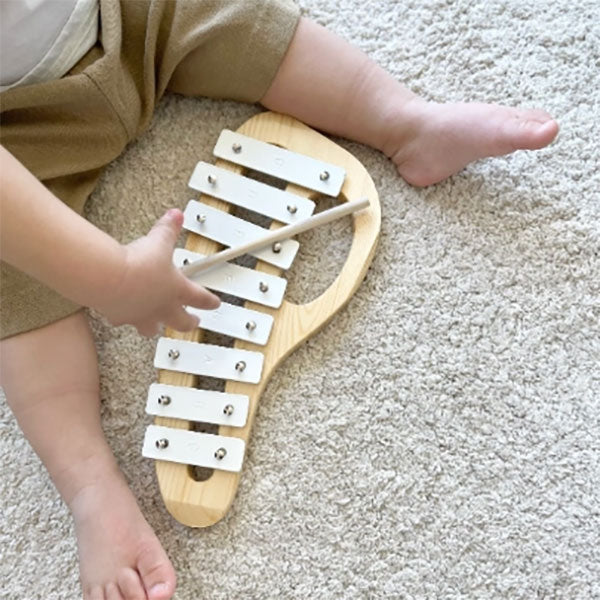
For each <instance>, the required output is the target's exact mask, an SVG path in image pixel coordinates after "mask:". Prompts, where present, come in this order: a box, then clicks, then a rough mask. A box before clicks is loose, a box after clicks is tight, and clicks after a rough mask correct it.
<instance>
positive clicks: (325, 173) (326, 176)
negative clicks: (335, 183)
mask: <svg viewBox="0 0 600 600" xmlns="http://www.w3.org/2000/svg"><path fill="white" fill-rule="evenodd" d="M319 179H320V180H321V181H327V180H328V179H329V171H323V172H322V173H321V174H320V175H319Z"/></svg>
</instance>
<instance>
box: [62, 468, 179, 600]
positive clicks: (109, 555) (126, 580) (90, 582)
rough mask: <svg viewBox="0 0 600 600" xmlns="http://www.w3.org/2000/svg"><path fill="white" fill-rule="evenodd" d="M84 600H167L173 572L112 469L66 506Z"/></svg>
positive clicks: (173, 585) (157, 542) (80, 492)
mask: <svg viewBox="0 0 600 600" xmlns="http://www.w3.org/2000/svg"><path fill="white" fill-rule="evenodd" d="M69 506H70V508H71V511H72V513H73V517H74V520H75V528H76V531H77V545H78V548H79V564H80V574H81V586H82V589H83V597H84V600H167V599H169V598H171V597H172V596H173V592H174V590H175V572H174V570H173V567H172V566H171V563H170V562H169V559H168V558H167V555H166V554H165V551H164V550H163V549H162V546H161V545H160V542H159V541H158V539H157V538H156V536H155V535H154V532H153V531H152V529H151V527H150V525H148V523H147V522H146V520H145V519H144V517H143V516H142V513H141V512H140V510H139V508H138V506H137V503H136V501H135V498H134V497H133V494H132V493H131V491H130V490H129V488H128V487H127V484H126V483H125V481H124V479H123V476H122V475H121V473H120V472H119V471H118V470H117V469H116V468H114V467H113V468H110V469H109V470H108V471H107V472H106V473H105V474H104V477H102V478H98V480H97V481H96V483H91V484H88V485H86V486H85V487H84V488H82V489H81V490H80V491H79V492H78V493H77V494H76V495H75V496H74V497H73V499H72V500H71V501H70V502H69Z"/></svg>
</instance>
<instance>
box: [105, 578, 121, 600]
mask: <svg viewBox="0 0 600 600" xmlns="http://www.w3.org/2000/svg"><path fill="white" fill-rule="evenodd" d="M104 596H105V598H106V600H123V596H122V595H121V592H120V591H119V588H118V587H117V584H116V583H113V582H110V583H107V584H106V586H105V588H104Z"/></svg>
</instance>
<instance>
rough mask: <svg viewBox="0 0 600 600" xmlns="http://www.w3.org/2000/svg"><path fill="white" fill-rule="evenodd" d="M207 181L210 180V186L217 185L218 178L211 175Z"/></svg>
mask: <svg viewBox="0 0 600 600" xmlns="http://www.w3.org/2000/svg"><path fill="white" fill-rule="evenodd" d="M206 179H208V183H210V185H215V183H217V178H216V177H215V176H214V175H210V174H209V176H208V177H207V178H206Z"/></svg>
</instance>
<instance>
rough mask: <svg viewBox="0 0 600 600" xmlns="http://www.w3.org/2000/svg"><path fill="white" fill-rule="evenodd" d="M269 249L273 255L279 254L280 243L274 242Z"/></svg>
mask: <svg viewBox="0 0 600 600" xmlns="http://www.w3.org/2000/svg"><path fill="white" fill-rule="evenodd" d="M271 248H272V250H273V252H275V254H279V253H280V252H281V242H275V243H274V244H273V246H272V247H271Z"/></svg>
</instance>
